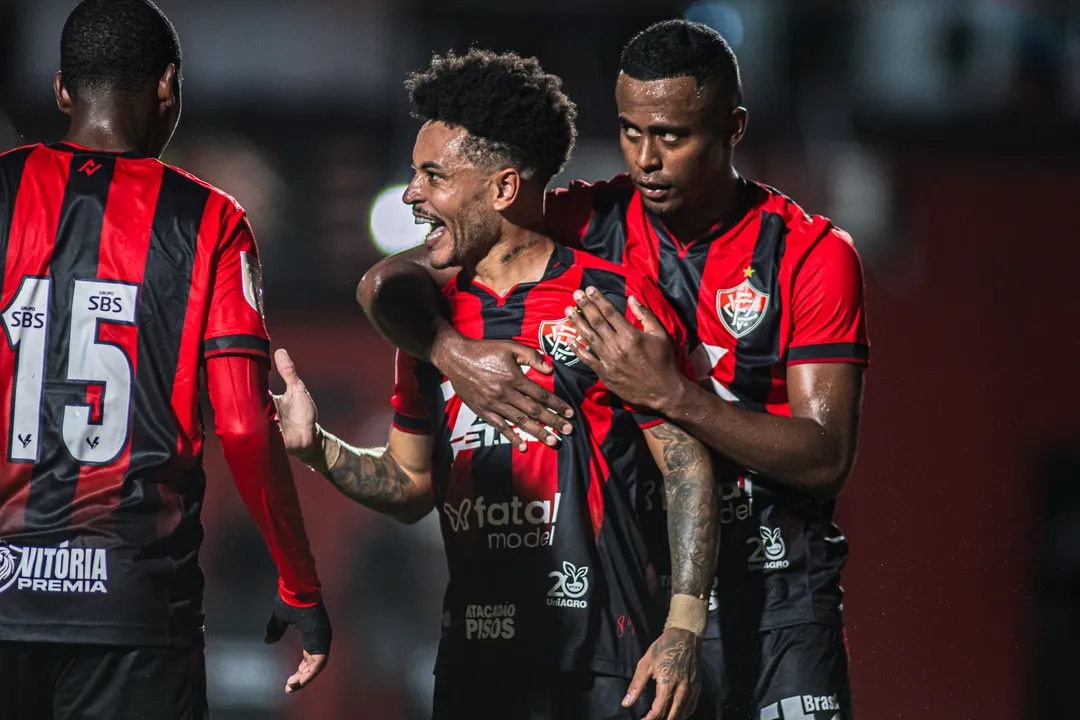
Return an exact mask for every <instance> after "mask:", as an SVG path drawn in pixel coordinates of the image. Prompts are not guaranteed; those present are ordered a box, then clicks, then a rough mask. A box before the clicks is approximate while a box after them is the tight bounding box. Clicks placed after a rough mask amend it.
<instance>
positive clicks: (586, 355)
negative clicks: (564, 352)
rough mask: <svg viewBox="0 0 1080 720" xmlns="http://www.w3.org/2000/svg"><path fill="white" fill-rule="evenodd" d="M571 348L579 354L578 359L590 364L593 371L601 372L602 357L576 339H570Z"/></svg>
mask: <svg viewBox="0 0 1080 720" xmlns="http://www.w3.org/2000/svg"><path fill="white" fill-rule="evenodd" d="M570 349H571V350H573V351H574V354H575V355H577V356H578V360H580V361H581V362H583V363H585V364H586V365H588V366H589V367H590V368H591V369H592V370H593V371H595V372H596V373H598V374H599V372H600V365H601V363H600V358H598V357H596V356H595V355H593V354H592V352H591V351H589V350H586V349H585V348H583V347H582V346H581V343H579V342H576V341H574V340H571V341H570Z"/></svg>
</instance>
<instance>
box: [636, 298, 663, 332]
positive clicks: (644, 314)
mask: <svg viewBox="0 0 1080 720" xmlns="http://www.w3.org/2000/svg"><path fill="white" fill-rule="evenodd" d="M630 312H632V313H634V317H636V318H637V319H638V322H640V323H641V329H642V330H644V331H645V332H647V333H649V334H650V335H665V336H666V335H667V330H665V329H664V326H663V324H662V323H661V322H660V321H659V320H657V319H656V316H655V315H653V312H652V310H650V309H649V308H647V307H645V306H644V305H642V304H641V301H640V300H638V299H637V298H636V297H631V298H630Z"/></svg>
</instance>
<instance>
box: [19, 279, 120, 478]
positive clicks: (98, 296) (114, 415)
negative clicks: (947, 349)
mask: <svg viewBox="0 0 1080 720" xmlns="http://www.w3.org/2000/svg"><path fill="white" fill-rule="evenodd" d="M51 293H52V278H49V277H35V276H29V275H28V276H26V277H24V278H23V279H22V283H21V284H20V285H19V290H18V292H17V293H15V297H14V298H13V299H12V301H11V302H10V303H9V304H8V306H7V307H6V308H4V310H3V313H2V316H3V326H4V333H5V334H6V336H7V342H8V346H9V347H10V348H11V350H12V351H13V352H15V353H16V367H15V377H14V378H13V380H14V387H13V389H12V395H13V397H12V403H11V408H12V411H11V434H10V436H9V437H8V438H5V439H6V440H7V442H8V448H9V451H8V458H9V459H10V460H12V461H14V462H34V461H36V460H37V459H38V442H39V440H40V435H41V396H42V392H43V391H44V389H45V381H46V378H45V374H46V366H45V362H46V355H47V354H48V352H49V348H48V342H49V323H50V322H51V321H52V320H54V319H55V318H50V317H49V300H50V295H51ZM138 293H139V286H138V285H133V284H130V283H122V282H110V281H102V280H76V281H75V289H74V292H73V296H72V302H71V327H70V328H69V329H68V362H67V382H70V383H80V384H82V383H85V384H89V385H101V386H102V387H103V390H102V394H101V417H100V420H99V421H93V418H92V414H91V411H92V408H91V406H90V404H89V403H85V404H70V405H66V406H64V419H63V437H64V444H65V445H66V446H67V449H68V452H70V453H71V455H72V457H74V458H75V459H76V460H77V461H79V462H80V463H84V464H88V465H103V464H108V463H110V462H112V461H114V460H115V459H116V458H117V456H119V455H120V452H121V451H122V450H123V449H124V446H125V445H127V440H128V434H129V433H130V427H131V384H132V379H133V374H134V373H133V371H132V366H131V358H129V357H128V354H127V353H126V352H125V351H124V350H123V348H121V347H119V346H118V345H114V344H112V343H108V342H106V341H103V340H100V339H99V338H98V331H99V327H100V324H101V323H114V324H118V325H134V324H135V310H136V307H137V306H136V302H137V300H138Z"/></svg>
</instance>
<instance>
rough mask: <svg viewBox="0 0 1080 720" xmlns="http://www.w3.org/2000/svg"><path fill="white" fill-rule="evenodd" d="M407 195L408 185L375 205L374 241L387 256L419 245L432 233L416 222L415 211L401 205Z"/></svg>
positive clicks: (386, 193)
mask: <svg viewBox="0 0 1080 720" xmlns="http://www.w3.org/2000/svg"><path fill="white" fill-rule="evenodd" d="M404 192H405V186H404V185H394V186H393V187H388V188H386V189H385V190H383V191H382V192H381V193H379V195H378V196H377V197H376V198H375V202H373V203H372V204H371V240H372V242H373V243H375V247H377V248H378V249H379V250H380V251H381V252H382V253H383V254H384V255H393V254H394V253H398V252H401V251H402V250H408V249H409V248H411V247H415V246H417V245H419V244H420V243H422V242H424V236H425V235H427V233H428V231H429V230H430V229H431V228H430V227H429V226H428V225H427V224H424V225H417V224H416V223H414V222H413V216H412V208H410V207H409V206H408V205H406V204H405V203H403V202H401V196H402V194H404Z"/></svg>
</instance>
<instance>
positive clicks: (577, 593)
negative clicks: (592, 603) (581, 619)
mask: <svg viewBox="0 0 1080 720" xmlns="http://www.w3.org/2000/svg"><path fill="white" fill-rule="evenodd" d="M588 574H589V566H588V565H582V566H581V567H577V566H576V565H574V564H572V563H569V562H566V561H565V560H564V561H563V564H562V572H559V571H558V570H553V571H551V572H549V573H548V577H550V578H555V584H554V585H552V586H551V589H550V590H548V594H547V604H548V605H549V606H550V607H567V608H586V607H588V606H589V603H588V601H586V600H582V599H580V598H582V597H583V596H584V595H585V593H587V592H589V578H587V577H586V575H588Z"/></svg>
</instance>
